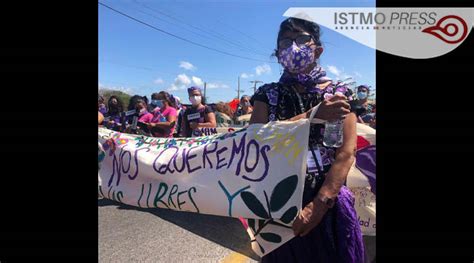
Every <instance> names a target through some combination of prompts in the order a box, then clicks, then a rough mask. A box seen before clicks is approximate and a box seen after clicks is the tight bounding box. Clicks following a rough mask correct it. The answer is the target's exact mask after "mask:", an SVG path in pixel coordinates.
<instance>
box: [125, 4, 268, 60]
mask: <svg viewBox="0 0 474 263" xmlns="http://www.w3.org/2000/svg"><path fill="white" fill-rule="evenodd" d="M134 9H135V10H137V11H138V12H140V13H143V14H145V15H148V16H151V17H152V18H154V19H157V20H159V21H163V22H166V23H168V24H171V25H173V26H176V27H178V28H181V29H183V30H185V31H187V32H191V33H193V34H195V35H198V36H200V37H202V38H204V39H208V38H209V36H206V35H204V34H201V33H198V32H195V31H193V30H190V29H188V28H186V27H184V26H182V25H179V24H176V23H173V22H171V21H168V20H166V19H163V18H161V17H157V16H155V15H153V14H150V13H147V12H144V11H143V10H140V9H138V8H134ZM211 37H214V36H212V35H211ZM225 44H227V43H225ZM227 45H228V46H230V45H229V44H227ZM239 50H241V51H242V52H246V53H251V54H255V55H259V56H265V57H266V55H262V54H258V53H255V52H252V51H248V50H243V49H242V48H239Z"/></svg>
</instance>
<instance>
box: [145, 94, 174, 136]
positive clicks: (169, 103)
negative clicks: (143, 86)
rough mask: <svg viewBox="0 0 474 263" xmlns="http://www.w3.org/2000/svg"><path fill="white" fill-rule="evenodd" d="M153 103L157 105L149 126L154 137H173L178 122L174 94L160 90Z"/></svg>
mask: <svg viewBox="0 0 474 263" xmlns="http://www.w3.org/2000/svg"><path fill="white" fill-rule="evenodd" d="M152 103H153V104H154V105H155V107H156V108H155V110H154V111H153V118H152V119H151V121H150V122H149V123H148V128H149V129H150V131H151V134H153V136H154V137H166V138H169V137H173V133H174V127H175V123H176V117H177V116H178V114H177V112H176V101H175V99H174V97H173V95H171V94H169V93H168V92H166V91H160V93H158V94H157V95H156V96H155V97H154V99H153V100H152Z"/></svg>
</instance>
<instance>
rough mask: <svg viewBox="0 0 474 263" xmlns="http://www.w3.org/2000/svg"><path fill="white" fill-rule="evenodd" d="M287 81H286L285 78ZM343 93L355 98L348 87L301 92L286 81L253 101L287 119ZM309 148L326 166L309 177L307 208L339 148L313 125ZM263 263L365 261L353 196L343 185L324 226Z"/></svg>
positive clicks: (321, 127)
mask: <svg viewBox="0 0 474 263" xmlns="http://www.w3.org/2000/svg"><path fill="white" fill-rule="evenodd" d="M282 79H283V80H284V78H283V77H282ZM335 92H342V93H343V94H344V95H346V96H347V97H348V98H350V99H351V98H352V91H351V90H350V89H349V88H347V87H345V86H342V87H339V86H336V85H333V84H331V85H328V86H327V87H326V88H325V89H317V90H316V91H311V90H310V91H306V92H303V93H298V94H299V97H300V98H301V103H302V104H303V105H301V106H303V108H304V109H303V110H304V111H302V109H301V106H300V100H299V98H298V95H297V92H296V90H295V89H294V84H293V83H291V82H290V83H288V82H287V81H282V80H280V82H278V83H270V84H266V85H263V86H261V87H260V88H259V89H258V90H257V92H256V93H255V94H254V95H253V97H252V99H251V103H252V105H253V104H254V102H255V101H260V102H263V103H265V104H267V106H268V109H269V116H268V118H269V121H275V120H287V119H289V118H292V117H294V116H296V115H299V114H301V113H303V112H305V111H308V110H309V109H311V108H312V107H314V106H316V105H317V104H318V103H319V102H321V101H322V100H323V99H324V97H325V96H327V95H326V94H334V93H335ZM310 129H311V130H310V138H309V145H310V146H314V147H315V146H317V148H319V151H320V154H321V157H322V158H321V159H322V163H323V167H321V170H322V172H321V174H320V173H319V172H311V173H308V174H307V176H306V182H305V188H304V193H303V206H305V205H306V204H308V203H309V202H310V201H312V200H313V198H314V197H315V196H316V194H317V193H318V191H319V188H320V187H321V186H322V183H323V182H324V176H325V174H326V173H327V172H328V171H329V169H330V168H331V164H332V163H333V162H334V159H335V155H336V149H335V148H331V147H325V146H324V145H323V144H322V139H323V134H324V124H312V125H311V128H310ZM262 262H327V263H338V262H351V263H352V262H357V263H359V262H364V245H363V241H362V233H361V230H360V226H359V222H358V219H357V215H356V212H355V209H354V198H353V196H352V193H351V192H350V191H349V190H348V189H347V188H346V187H345V186H343V187H342V188H341V191H340V193H339V195H338V199H337V202H336V205H335V206H334V207H333V208H331V209H329V210H328V212H327V213H326V215H325V216H324V218H323V219H322V221H321V223H320V224H319V225H318V226H316V227H315V228H314V229H313V230H312V231H311V232H310V233H309V234H308V235H306V236H304V237H295V238H293V239H292V240H290V241H289V242H287V243H285V244H284V245H282V246H281V247H279V248H278V249H276V250H274V251H272V252H271V253H269V254H267V255H266V256H264V257H263V258H262Z"/></svg>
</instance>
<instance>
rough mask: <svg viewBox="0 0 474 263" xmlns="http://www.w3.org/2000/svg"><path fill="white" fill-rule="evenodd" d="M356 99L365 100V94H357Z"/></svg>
mask: <svg viewBox="0 0 474 263" xmlns="http://www.w3.org/2000/svg"><path fill="white" fill-rule="evenodd" d="M357 98H359V99H361V100H363V99H365V98H367V92H363V91H361V92H357Z"/></svg>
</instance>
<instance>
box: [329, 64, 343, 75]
mask: <svg viewBox="0 0 474 263" xmlns="http://www.w3.org/2000/svg"><path fill="white" fill-rule="evenodd" d="M328 70H329V72H331V73H332V74H334V76H336V77H339V75H341V71H340V70H339V69H338V68H336V66H328Z"/></svg>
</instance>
